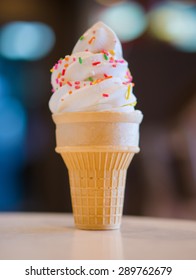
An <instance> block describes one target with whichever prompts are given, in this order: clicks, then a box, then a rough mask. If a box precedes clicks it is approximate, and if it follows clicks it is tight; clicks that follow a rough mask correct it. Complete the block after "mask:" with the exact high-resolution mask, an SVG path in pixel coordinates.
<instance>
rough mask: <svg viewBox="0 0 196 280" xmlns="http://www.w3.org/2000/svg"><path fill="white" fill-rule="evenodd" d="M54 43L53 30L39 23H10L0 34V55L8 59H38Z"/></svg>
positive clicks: (47, 51) (45, 53)
mask: <svg viewBox="0 0 196 280" xmlns="http://www.w3.org/2000/svg"><path fill="white" fill-rule="evenodd" d="M54 43H55V35H54V32H53V30H52V29H51V28H50V27H49V26H48V25H46V24H44V23H41V22H25V21H24V22H23V21H16V22H10V23H8V24H6V25H4V26H3V27H2V28H1V32H0V53H1V54H2V55H3V56H4V57H6V58H9V59H23V60H36V59H40V58H42V57H44V56H45V55H47V53H49V52H50V50H51V49H52V47H53V46H54Z"/></svg>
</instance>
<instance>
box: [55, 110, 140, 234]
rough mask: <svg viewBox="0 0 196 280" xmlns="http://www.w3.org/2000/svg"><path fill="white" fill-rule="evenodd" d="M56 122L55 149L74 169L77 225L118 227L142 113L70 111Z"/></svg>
mask: <svg viewBox="0 0 196 280" xmlns="http://www.w3.org/2000/svg"><path fill="white" fill-rule="evenodd" d="M53 120H54V122H55V124H56V142H57V147H56V151H57V152H58V153H60V154H61V156H62V158H63V160H64V162H65V164H66V166H67V168H68V171H69V180H70V188H71V199H72V207H73V214H74V220H75V224H76V226H77V227H78V228H80V229H115V228H119V226H120V222H121V216H122V210H123V202H124V190H125V182H126V172H127V168H128V166H129V164H130V162H131V160H132V158H133V156H134V154H135V153H137V152H139V147H138V142H139V124H140V122H141V121H142V113H141V112H140V111H135V112H134V113H131V114H130V113H129V114H128V113H114V112H94V113H93V112H72V113H71V112H69V113H64V114H56V115H53Z"/></svg>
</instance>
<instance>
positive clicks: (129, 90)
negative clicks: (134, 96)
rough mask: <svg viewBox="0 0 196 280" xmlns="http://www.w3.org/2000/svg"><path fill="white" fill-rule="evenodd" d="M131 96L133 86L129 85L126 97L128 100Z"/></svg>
mask: <svg viewBox="0 0 196 280" xmlns="http://www.w3.org/2000/svg"><path fill="white" fill-rule="evenodd" d="M130 94H131V85H130V84H129V85H128V89H127V91H126V96H125V98H126V99H127V100H128V99H129V98H130Z"/></svg>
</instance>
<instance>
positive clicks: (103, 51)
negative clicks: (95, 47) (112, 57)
mask: <svg viewBox="0 0 196 280" xmlns="http://www.w3.org/2000/svg"><path fill="white" fill-rule="evenodd" d="M101 52H102V53H105V54H106V55H109V52H107V51H106V50H102V51H101Z"/></svg>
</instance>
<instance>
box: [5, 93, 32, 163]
mask: <svg viewBox="0 0 196 280" xmlns="http://www.w3.org/2000/svg"><path fill="white" fill-rule="evenodd" d="M0 112H1V114H0V152H1V154H2V153H3V154H4V153H6V154H8V153H9V152H10V153H13V149H15V148H16V147H18V145H19V144H20V143H22V142H23V139H24V137H25V135H26V123H27V117H26V113H25V110H24V108H23V106H22V105H21V103H20V102H19V101H18V100H16V99H15V98H13V97H10V96H7V97H4V98H1V100H0ZM5 160H6V159H5Z"/></svg>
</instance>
